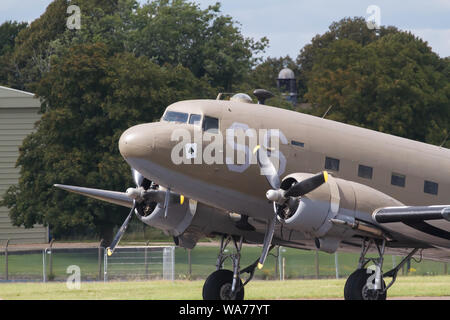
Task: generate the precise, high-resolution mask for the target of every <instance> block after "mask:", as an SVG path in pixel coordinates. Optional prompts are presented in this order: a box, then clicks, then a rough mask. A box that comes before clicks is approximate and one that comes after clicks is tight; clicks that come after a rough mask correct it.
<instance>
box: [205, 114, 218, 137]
mask: <svg viewBox="0 0 450 320" xmlns="http://www.w3.org/2000/svg"><path fill="white" fill-rule="evenodd" d="M203 131H208V132H210V133H219V119H217V118H212V117H208V116H205V117H204V119H203Z"/></svg>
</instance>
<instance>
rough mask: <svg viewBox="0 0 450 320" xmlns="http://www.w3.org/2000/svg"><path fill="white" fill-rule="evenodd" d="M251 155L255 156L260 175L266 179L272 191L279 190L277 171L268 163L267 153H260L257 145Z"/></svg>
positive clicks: (259, 147)
mask: <svg viewBox="0 0 450 320" xmlns="http://www.w3.org/2000/svg"><path fill="white" fill-rule="evenodd" d="M253 153H254V154H256V160H257V161H258V165H259V167H260V168H261V173H262V174H263V175H264V176H265V177H266V179H267V181H268V182H269V184H270V186H271V187H272V189H279V188H280V185H281V183H280V177H279V176H278V171H277V169H276V168H275V166H274V165H273V163H272V162H271V161H270V159H269V157H268V155H267V152H264V151H261V146H260V145H258V146H256V147H255V149H253Z"/></svg>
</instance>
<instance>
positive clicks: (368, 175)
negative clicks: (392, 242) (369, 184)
mask: <svg viewBox="0 0 450 320" xmlns="http://www.w3.org/2000/svg"><path fill="white" fill-rule="evenodd" d="M372 175H373V168H372V167H368V166H364V165H362V164H360V165H359V167H358V177H361V178H364V179H372Z"/></svg>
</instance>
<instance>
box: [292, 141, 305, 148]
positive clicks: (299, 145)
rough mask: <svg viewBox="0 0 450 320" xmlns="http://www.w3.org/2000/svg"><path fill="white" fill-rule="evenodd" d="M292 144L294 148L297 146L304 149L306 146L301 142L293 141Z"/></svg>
mask: <svg viewBox="0 0 450 320" xmlns="http://www.w3.org/2000/svg"><path fill="white" fill-rule="evenodd" d="M291 144H292V145H293V146H297V147H302V148H303V147H305V144H304V143H303V142H300V141H295V140H291Z"/></svg>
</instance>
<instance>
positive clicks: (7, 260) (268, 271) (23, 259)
mask: <svg viewBox="0 0 450 320" xmlns="http://www.w3.org/2000/svg"><path fill="white" fill-rule="evenodd" d="M94 246H95V245H94ZM260 252H261V248H260V247H258V246H244V248H243V249H242V257H241V266H242V267H246V266H247V265H250V264H252V263H253V262H254V261H255V260H256V259H257V258H258V256H259V254H260ZM217 254H218V247H217V246H216V245H212V244H209V245H208V244H200V245H198V246H197V247H196V248H195V249H193V250H186V249H183V248H178V247H177V248H176V247H174V246H150V245H144V246H134V247H118V248H116V250H115V252H114V254H113V255H112V256H111V257H108V256H107V255H105V249H104V248H103V247H101V246H97V247H92V245H91V247H90V248H77V247H73V246H72V247H70V248H62V247H61V246H58V247H55V246H53V247H51V246H49V247H47V248H45V249H34V250H8V249H7V248H5V247H4V248H3V250H0V281H43V282H47V281H66V280H67V279H68V277H69V276H70V275H71V273H72V272H73V270H74V269H73V268H76V269H77V270H79V274H80V280H81V281H109V280H150V279H165V280H176V279H193V280H195V279H206V277H208V275H209V274H211V273H212V272H213V271H215V265H216V259H217ZM358 257H359V255H358V254H351V253H338V254H326V253H322V252H317V251H302V250H296V249H290V248H284V247H281V248H276V249H274V250H273V251H272V252H271V254H270V255H269V256H268V258H267V260H266V263H265V265H264V268H263V269H262V270H258V271H257V272H256V274H255V278H257V279H301V278H346V277H347V276H348V275H350V274H351V273H352V272H353V271H354V270H355V269H356V266H357V263H358ZM400 259H401V257H396V256H385V269H386V270H389V269H390V268H391V265H392V266H394V265H396V263H398V262H399V261H400ZM224 268H225V269H231V263H230V262H229V261H226V262H225V265H224ZM447 272H448V271H447V264H446V263H442V262H433V261H422V262H421V263H417V262H415V261H411V264H410V265H409V267H408V268H405V269H404V270H403V272H401V273H400V274H401V275H405V276H406V275H443V274H447Z"/></svg>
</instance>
